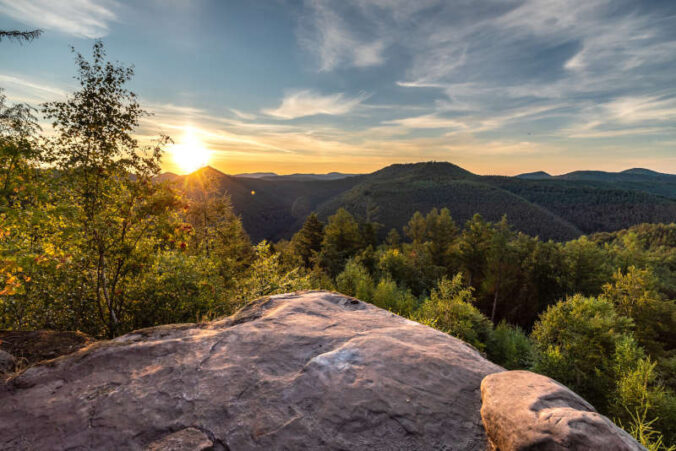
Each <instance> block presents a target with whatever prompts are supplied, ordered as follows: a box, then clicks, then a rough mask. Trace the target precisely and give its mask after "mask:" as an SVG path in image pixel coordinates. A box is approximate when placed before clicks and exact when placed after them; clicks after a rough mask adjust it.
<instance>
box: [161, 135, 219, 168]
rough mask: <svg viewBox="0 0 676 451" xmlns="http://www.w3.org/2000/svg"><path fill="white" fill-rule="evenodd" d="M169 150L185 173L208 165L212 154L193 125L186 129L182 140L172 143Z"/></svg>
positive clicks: (175, 162)
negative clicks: (197, 134)
mask: <svg viewBox="0 0 676 451" xmlns="http://www.w3.org/2000/svg"><path fill="white" fill-rule="evenodd" d="M168 151H169V153H170V155H171V158H172V160H173V162H174V164H175V165H176V167H177V168H178V169H179V170H180V171H181V172H182V173H184V174H189V173H191V172H194V171H196V170H198V169H200V168H202V167H204V166H207V165H208V164H209V157H210V156H211V152H210V151H209V149H207V148H206V146H205V145H204V143H203V142H202V141H200V139H199V137H198V136H196V134H195V131H194V130H193V129H192V128H191V127H187V128H186V129H185V134H184V135H183V138H182V139H181V141H179V142H177V143H176V144H172V145H171V146H170V147H169V149H168Z"/></svg>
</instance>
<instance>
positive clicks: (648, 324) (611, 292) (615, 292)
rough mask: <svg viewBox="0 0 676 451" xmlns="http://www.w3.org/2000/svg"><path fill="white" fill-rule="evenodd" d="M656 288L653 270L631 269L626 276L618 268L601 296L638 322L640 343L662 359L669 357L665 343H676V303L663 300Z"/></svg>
mask: <svg viewBox="0 0 676 451" xmlns="http://www.w3.org/2000/svg"><path fill="white" fill-rule="evenodd" d="M656 286H657V281H656V280H655V276H654V275H653V273H652V272H651V271H650V270H649V269H638V268H636V267H635V266H630V267H629V268H628V269H627V271H626V272H625V273H622V271H621V270H619V269H618V270H617V271H616V272H615V274H613V280H612V282H611V283H606V284H605V285H604V286H603V294H602V295H601V296H602V297H603V298H604V299H606V300H608V301H610V302H611V303H612V304H613V305H614V306H615V310H617V312H618V313H620V314H621V315H624V316H626V317H627V318H631V319H632V320H633V321H634V324H635V329H634V334H635V336H636V338H637V340H638V342H639V344H640V345H641V346H642V347H644V348H645V349H646V350H647V351H648V353H649V354H650V355H651V356H652V357H653V358H661V357H664V356H665V349H664V348H665V343H675V342H676V305H675V304H674V301H673V300H666V299H662V297H661V296H660V294H659V292H658V291H657V289H656Z"/></svg>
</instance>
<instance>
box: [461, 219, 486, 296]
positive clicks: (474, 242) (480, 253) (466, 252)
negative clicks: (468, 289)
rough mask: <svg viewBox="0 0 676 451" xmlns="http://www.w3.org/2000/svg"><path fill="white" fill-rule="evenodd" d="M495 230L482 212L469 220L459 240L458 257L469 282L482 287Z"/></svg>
mask: <svg viewBox="0 0 676 451" xmlns="http://www.w3.org/2000/svg"><path fill="white" fill-rule="evenodd" d="M492 234H493V231H492V228H491V226H490V224H489V223H487V222H486V221H484V219H483V217H482V216H481V215H480V214H475V215H474V216H473V217H472V219H471V220H469V221H467V224H466V225H465V228H464V230H463V231H462V235H461V236H460V240H459V241H458V258H459V259H460V262H461V265H462V267H463V271H464V273H465V274H466V277H467V280H468V281H469V284H470V285H472V286H473V287H480V286H481V282H482V281H483V278H484V272H485V265H486V258H487V257H488V249H489V247H490V243H491V237H492Z"/></svg>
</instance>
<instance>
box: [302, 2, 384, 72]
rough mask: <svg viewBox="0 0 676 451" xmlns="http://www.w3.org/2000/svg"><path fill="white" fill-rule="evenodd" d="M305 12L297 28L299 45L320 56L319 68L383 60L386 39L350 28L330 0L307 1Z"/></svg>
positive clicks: (380, 62) (381, 61)
mask: <svg viewBox="0 0 676 451" xmlns="http://www.w3.org/2000/svg"><path fill="white" fill-rule="evenodd" d="M306 6H307V10H308V12H307V14H306V15H305V16H304V17H303V20H302V25H301V27H300V28H299V30H298V40H299V43H300V45H301V46H302V47H303V48H305V49H306V50H307V51H309V52H310V53H312V54H314V55H315V56H316V57H317V58H318V60H319V69H320V70H321V71H330V70H333V69H335V68H337V67H339V66H341V65H346V66H354V67H361V68H363V67H371V66H378V65H380V64H382V63H383V62H384V56H383V51H384V50H385V47H386V45H385V41H384V40H382V39H369V37H368V36H363V35H360V34H359V33H358V32H356V31H354V30H352V29H351V27H350V26H349V25H348V23H347V21H346V20H344V19H343V17H342V16H341V15H340V14H339V13H338V12H336V11H334V10H333V9H332V7H331V6H330V4H329V3H328V2H326V1H322V0H311V1H307V2H306Z"/></svg>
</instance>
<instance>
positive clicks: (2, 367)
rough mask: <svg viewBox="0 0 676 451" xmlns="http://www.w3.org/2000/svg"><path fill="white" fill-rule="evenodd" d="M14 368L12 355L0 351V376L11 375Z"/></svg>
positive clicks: (14, 362) (14, 363)
mask: <svg viewBox="0 0 676 451" xmlns="http://www.w3.org/2000/svg"><path fill="white" fill-rule="evenodd" d="M15 366H16V359H15V358H14V356H13V355H12V354H10V353H9V352H7V351H3V350H2V349H0V374H3V373H11V372H12V371H14V367H15Z"/></svg>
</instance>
